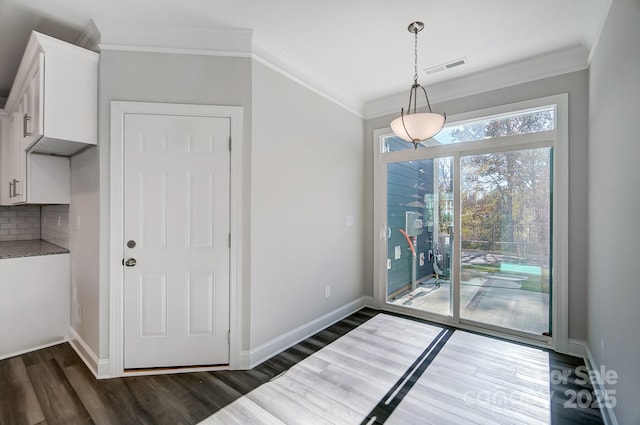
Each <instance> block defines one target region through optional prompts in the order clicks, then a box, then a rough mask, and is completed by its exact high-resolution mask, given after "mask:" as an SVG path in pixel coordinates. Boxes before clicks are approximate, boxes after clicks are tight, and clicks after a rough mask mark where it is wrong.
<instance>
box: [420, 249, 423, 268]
mask: <svg viewBox="0 0 640 425" xmlns="http://www.w3.org/2000/svg"><path fill="white" fill-rule="evenodd" d="M422 266H424V252H421V253H420V267H422Z"/></svg>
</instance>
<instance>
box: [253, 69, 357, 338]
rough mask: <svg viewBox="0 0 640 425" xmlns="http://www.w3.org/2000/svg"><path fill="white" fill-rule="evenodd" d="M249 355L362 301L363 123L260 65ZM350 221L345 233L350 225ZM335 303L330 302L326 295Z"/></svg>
mask: <svg viewBox="0 0 640 425" xmlns="http://www.w3.org/2000/svg"><path fill="white" fill-rule="evenodd" d="M252 84H253V130H252V134H253V140H252V156H251V347H252V348H256V347H258V346H260V345H261V344H264V343H266V342H268V341H269V340H271V339H273V338H276V337H278V336H280V335H283V334H284V333H286V332H289V331H291V330H293V329H295V328H296V327H298V326H301V325H304V324H306V323H307V322H310V321H312V320H314V319H317V318H319V317H321V316H323V315H324V314H326V313H329V312H331V311H332V310H334V309H336V308H338V307H342V306H343V305H345V304H347V303H349V302H351V301H354V300H356V299H358V298H360V297H361V296H363V295H364V293H365V281H364V270H363V265H364V253H363V240H364V233H365V232H367V231H368V229H365V228H364V217H365V215H366V214H368V213H369V212H368V211H367V212H365V205H364V193H363V189H364V180H363V167H364V156H363V155H364V150H363V146H362V140H363V137H364V133H363V121H362V119H361V118H359V117H357V116H355V115H353V114H352V113H350V112H347V111H346V110H344V109H342V108H341V107H339V106H337V105H336V104H334V103H332V102H330V101H328V100H327V99H325V98H323V97H321V96H319V95H317V94H315V93H313V92H311V91H310V90H308V89H306V88H304V87H303V86H300V85H299V84H297V83H295V82H293V81H291V80H289V79H287V78H285V77H283V76H282V75H281V74H278V73H276V72H274V71H273V70H271V69H270V68H268V67H266V66H264V65H262V64H260V63H257V62H254V64H253V74H252ZM347 216H351V217H353V225H350V226H347V224H346V217H347ZM326 286H330V287H331V295H330V297H329V298H325V287H326Z"/></svg>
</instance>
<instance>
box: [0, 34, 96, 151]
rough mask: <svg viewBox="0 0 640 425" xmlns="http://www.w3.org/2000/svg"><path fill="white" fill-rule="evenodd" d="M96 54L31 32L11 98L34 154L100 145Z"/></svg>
mask: <svg viewBox="0 0 640 425" xmlns="http://www.w3.org/2000/svg"><path fill="white" fill-rule="evenodd" d="M98 58H99V55H98V54H97V53H95V52H92V51H89V50H86V49H83V48H81V47H78V46H75V45H72V44H69V43H66V42H64V41H60V40H57V39H55V38H52V37H49V36H47V35H44V34H40V33H37V32H35V31H34V32H33V33H32V34H31V39H30V40H29V44H28V45H27V49H26V50H25V53H24V56H23V57H22V62H21V63H20V67H19V69H18V74H17V77H16V80H15V82H14V84H13V87H12V88H11V94H10V95H9V98H8V100H7V106H6V110H7V111H8V112H9V113H12V112H15V111H20V114H21V117H20V122H21V131H20V132H19V134H18V137H19V138H20V140H21V144H22V146H23V147H24V149H26V150H28V151H29V152H30V153H43V154H54V155H60V156H71V155H73V154H75V153H77V152H79V151H80V150H82V149H84V148H85V147H86V146H91V145H95V144H96V143H97V115H98V112H97V111H98Z"/></svg>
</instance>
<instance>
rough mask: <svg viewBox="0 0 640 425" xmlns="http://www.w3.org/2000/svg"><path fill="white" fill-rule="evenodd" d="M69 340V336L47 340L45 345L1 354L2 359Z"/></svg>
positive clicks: (0, 358)
mask: <svg viewBox="0 0 640 425" xmlns="http://www.w3.org/2000/svg"><path fill="white" fill-rule="evenodd" d="M67 341H69V338H67V337H62V338H60V339H57V340H55V341H51V342H47V343H46V344H43V345H38V346H37V347H33V348H27V349H24V350H20V351H16V352H13V353H7V354H2V355H0V360H4V359H8V358H11V357H15V356H21V355H23V354H27V353H30V352H32V351H37V350H42V349H44V348H49V347H53V346H54V345H58V344H62V343H63V342H67Z"/></svg>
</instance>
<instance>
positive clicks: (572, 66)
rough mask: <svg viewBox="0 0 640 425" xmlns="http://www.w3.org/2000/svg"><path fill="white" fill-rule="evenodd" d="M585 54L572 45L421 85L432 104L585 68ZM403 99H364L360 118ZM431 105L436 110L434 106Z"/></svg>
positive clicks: (390, 109) (392, 109)
mask: <svg viewBox="0 0 640 425" xmlns="http://www.w3.org/2000/svg"><path fill="white" fill-rule="evenodd" d="M588 57H589V51H588V50H587V49H586V48H585V47H584V46H582V45H579V46H573V47H569V48H567V49H563V50H557V51H554V52H550V53H546V54H543V55H540V56H535V57H532V58H527V59H523V60H521V61H517V62H512V63H509V64H506V65H503V66H500V67H496V68H491V69H487V70H484V71H480V72H476V73H474V74H470V75H467V76H463V77H459V78H455V79H452V80H447V81H443V82H441V83H438V84H433V85H429V86H427V85H425V88H426V90H427V93H428V94H429V101H430V102H431V104H432V105H433V104H437V103H441V102H446V101H449V100H453V99H459V98H462V97H466V96H471V95H475V94H479V93H484V92H488V91H491V90H497V89H501V88H505V87H510V86H515V85H517V84H522V83H528V82H531V81H535V80H540V79H542V78H548V77H554V76H556V75H561V74H566V73H569V72H574V71H580V70H583V69H587V68H588V66H589V64H588ZM406 101H407V93H405V92H402V93H397V94H394V95H391V96H387V97H384V98H381V99H377V100H374V101H371V102H368V103H366V104H365V106H364V118H365V119H371V118H376V117H381V116H385V115H389V114H396V113H398V112H399V111H400V108H401V107H402V106H406V105H405V103H406ZM425 105H426V102H424V101H423V103H422V104H420V103H419V106H425ZM434 109H436V110H437V107H436V108H434Z"/></svg>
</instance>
